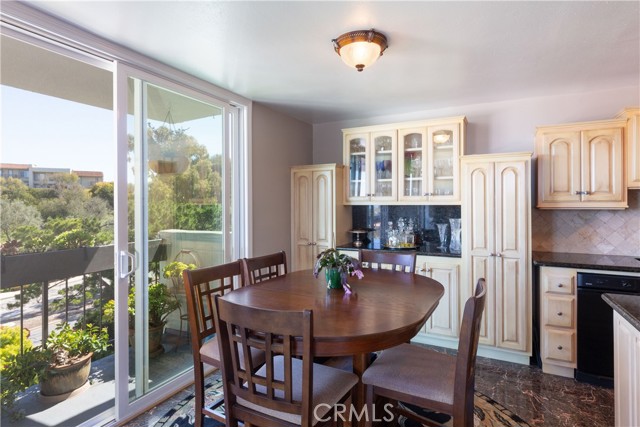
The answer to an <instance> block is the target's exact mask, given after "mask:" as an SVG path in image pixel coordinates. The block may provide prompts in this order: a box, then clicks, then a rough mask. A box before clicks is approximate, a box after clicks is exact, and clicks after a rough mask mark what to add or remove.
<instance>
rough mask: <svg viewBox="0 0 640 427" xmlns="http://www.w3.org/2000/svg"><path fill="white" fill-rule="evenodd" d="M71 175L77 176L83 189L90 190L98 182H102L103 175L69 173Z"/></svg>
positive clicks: (88, 172) (79, 172)
mask: <svg viewBox="0 0 640 427" xmlns="http://www.w3.org/2000/svg"><path fill="white" fill-rule="evenodd" d="M71 173H74V174H76V175H78V178H79V179H80V185H82V186H83V187H84V188H91V187H93V186H94V185H95V184H97V183H98V182H102V181H103V179H104V175H103V173H102V172H95V171H71Z"/></svg>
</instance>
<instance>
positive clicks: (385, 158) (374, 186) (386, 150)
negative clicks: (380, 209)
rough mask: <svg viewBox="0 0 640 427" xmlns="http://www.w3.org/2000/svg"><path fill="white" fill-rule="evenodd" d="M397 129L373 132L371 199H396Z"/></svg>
mask: <svg viewBox="0 0 640 427" xmlns="http://www.w3.org/2000/svg"><path fill="white" fill-rule="evenodd" d="M396 147H397V143H396V131H394V130H389V131H384V132H375V133H372V134H371V147H369V148H370V152H371V156H370V157H371V164H370V165H369V174H370V178H369V180H370V182H371V201H373V202H380V201H392V200H396V198H397V196H396V187H397V181H396V176H397V172H396V170H397V169H398V165H397V162H396V152H397V149H396Z"/></svg>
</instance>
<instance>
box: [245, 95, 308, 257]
mask: <svg viewBox="0 0 640 427" xmlns="http://www.w3.org/2000/svg"><path fill="white" fill-rule="evenodd" d="M252 134H253V135H252V141H253V142H252V153H251V159H252V160H251V162H252V167H251V181H252V200H253V204H252V206H251V209H252V210H253V253H252V255H253V256H258V255H265V254H268V253H272V252H276V251H280V250H285V251H287V254H289V252H290V251H291V248H290V246H291V175H290V168H291V166H296V165H307V164H311V163H312V128H311V125H310V124H308V123H304V122H301V121H299V120H295V119H292V118H291V117H288V116H285V115H283V114H280V113H278V112H275V111H273V110H271V109H269V108H267V107H265V106H264V105H261V104H259V103H254V104H253V112H252Z"/></svg>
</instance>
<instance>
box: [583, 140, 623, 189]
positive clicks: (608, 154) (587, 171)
mask: <svg viewBox="0 0 640 427" xmlns="http://www.w3.org/2000/svg"><path fill="white" fill-rule="evenodd" d="M622 149H623V146H622V129H621V128H613V129H602V130H590V131H584V132H582V190H583V191H586V192H588V194H586V195H584V196H583V198H582V200H584V201H622V200H623V194H622V191H623V172H624V171H623V167H622V164H623V163H622Z"/></svg>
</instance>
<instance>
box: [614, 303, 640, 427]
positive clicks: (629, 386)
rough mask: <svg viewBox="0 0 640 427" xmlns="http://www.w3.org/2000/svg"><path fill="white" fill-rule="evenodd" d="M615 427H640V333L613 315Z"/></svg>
mask: <svg viewBox="0 0 640 427" xmlns="http://www.w3.org/2000/svg"><path fill="white" fill-rule="evenodd" d="M613 346H614V355H615V361H614V373H613V376H614V378H613V384H614V385H613V386H614V395H615V425H616V426H620V427H626V426H640V405H638V402H640V331H639V330H638V329H636V328H635V327H634V326H633V325H632V324H631V323H629V322H628V321H627V320H626V319H625V318H624V317H622V316H621V315H620V314H619V313H618V312H617V311H615V310H614V312H613Z"/></svg>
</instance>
